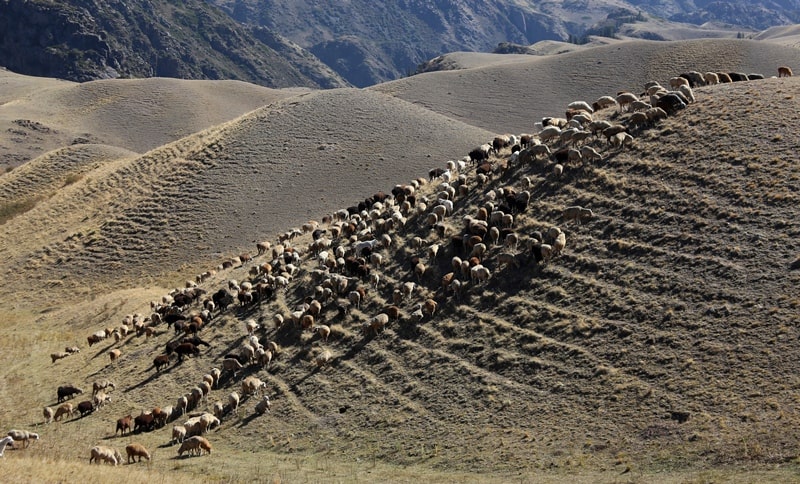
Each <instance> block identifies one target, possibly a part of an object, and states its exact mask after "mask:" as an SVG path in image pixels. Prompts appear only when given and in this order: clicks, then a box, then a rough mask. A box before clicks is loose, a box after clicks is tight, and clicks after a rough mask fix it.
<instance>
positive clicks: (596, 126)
mask: <svg viewBox="0 0 800 484" xmlns="http://www.w3.org/2000/svg"><path fill="white" fill-rule="evenodd" d="M611 126H613V125H612V124H611V123H610V122H608V121H605V120H598V121H592V122H591V123H589V131H590V132H591V133H592V134H593V135H595V136H598V135H599V134H600V133H602V132H603V130H605V129H607V128H610V127H611Z"/></svg>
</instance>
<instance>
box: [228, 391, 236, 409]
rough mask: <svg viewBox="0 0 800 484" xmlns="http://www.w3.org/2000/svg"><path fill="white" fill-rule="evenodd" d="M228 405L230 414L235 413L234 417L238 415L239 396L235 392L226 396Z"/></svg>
mask: <svg viewBox="0 0 800 484" xmlns="http://www.w3.org/2000/svg"><path fill="white" fill-rule="evenodd" d="M228 405H229V406H230V407H231V411H232V412H236V415H239V394H238V393H236V392H231V394H230V395H228Z"/></svg>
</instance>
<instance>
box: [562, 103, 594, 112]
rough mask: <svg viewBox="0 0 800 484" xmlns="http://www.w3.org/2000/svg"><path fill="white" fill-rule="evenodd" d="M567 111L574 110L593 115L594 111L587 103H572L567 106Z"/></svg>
mask: <svg viewBox="0 0 800 484" xmlns="http://www.w3.org/2000/svg"><path fill="white" fill-rule="evenodd" d="M567 109H574V110H576V111H586V112H587V113H593V112H594V109H592V107H591V106H589V103H587V102H586V101H572V102H571V103H569V104H568V105H567Z"/></svg>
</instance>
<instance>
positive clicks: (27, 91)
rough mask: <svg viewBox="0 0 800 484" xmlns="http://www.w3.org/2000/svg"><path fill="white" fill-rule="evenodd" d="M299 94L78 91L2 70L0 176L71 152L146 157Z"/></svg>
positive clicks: (124, 83) (204, 87)
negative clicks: (91, 148)
mask: <svg viewBox="0 0 800 484" xmlns="http://www.w3.org/2000/svg"><path fill="white" fill-rule="evenodd" d="M298 92H302V90H297V89H295V90H276V89H270V88H266V87H261V86H258V85H255V84H249V83H245V82H240V81H185V80H178V79H164V78H149V79H116V80H99V81H92V82H85V83H79V84H78V83H73V82H67V81H57V80H55V79H50V78H42V77H30V76H22V75H19V74H15V73H12V72H9V71H4V70H0V155H2V156H0V169H6V168H8V167H13V166H18V165H20V164H23V163H25V162H27V161H29V160H31V159H32V158H36V157H38V156H40V155H42V154H43V153H45V152H47V151H50V150H54V149H58V148H61V147H64V146H67V145H71V144H83V143H94V144H97V143H99V144H105V145H112V146H117V147H120V148H123V149H126V150H130V151H135V152H137V153H144V152H146V151H149V150H151V149H154V148H157V147H159V146H161V145H164V144H166V143H169V142H171V141H174V140H176V139H179V138H182V137H184V136H188V135H190V134H192V133H195V132H197V131H200V130H203V129H205V128H208V127H211V126H214V125H216V124H220V123H222V122H225V121H228V120H231V119H233V118H236V117H238V116H241V115H242V114H244V113H246V112H248V111H251V110H253V109H256V108H258V107H260V106H263V105H265V104H269V103H271V102H274V101H277V100H279V99H282V98H285V97H289V96H293V95H296V94H297V93H298Z"/></svg>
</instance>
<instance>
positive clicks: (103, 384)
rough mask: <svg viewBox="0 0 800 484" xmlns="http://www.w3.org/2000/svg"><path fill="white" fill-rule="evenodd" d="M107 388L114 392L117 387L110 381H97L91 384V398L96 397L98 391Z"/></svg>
mask: <svg viewBox="0 0 800 484" xmlns="http://www.w3.org/2000/svg"><path fill="white" fill-rule="evenodd" d="M109 388H111V389H112V390H116V388H117V387H116V385H114V382H112V381H111V380H97V381H95V382H94V383H92V396H94V395H97V393H98V392H99V391H100V390H107V389H109Z"/></svg>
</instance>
